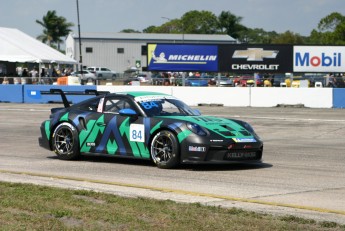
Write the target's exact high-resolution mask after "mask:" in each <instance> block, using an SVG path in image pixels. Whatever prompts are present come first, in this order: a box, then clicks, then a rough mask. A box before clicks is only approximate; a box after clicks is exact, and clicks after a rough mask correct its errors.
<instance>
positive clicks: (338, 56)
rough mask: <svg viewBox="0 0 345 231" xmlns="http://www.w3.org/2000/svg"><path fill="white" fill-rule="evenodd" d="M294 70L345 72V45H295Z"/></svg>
mask: <svg viewBox="0 0 345 231" xmlns="http://www.w3.org/2000/svg"><path fill="white" fill-rule="evenodd" d="M293 50H294V51H293V52H294V55H293V56H294V57H293V71H294V72H313V73H315V72H327V73H331V72H345V46H294V48H293Z"/></svg>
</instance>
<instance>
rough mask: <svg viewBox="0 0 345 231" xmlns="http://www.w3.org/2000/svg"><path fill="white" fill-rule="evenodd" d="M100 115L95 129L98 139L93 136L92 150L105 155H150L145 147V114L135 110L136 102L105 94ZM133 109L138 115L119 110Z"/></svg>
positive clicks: (146, 130)
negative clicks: (97, 131) (122, 113)
mask: <svg viewBox="0 0 345 231" xmlns="http://www.w3.org/2000/svg"><path fill="white" fill-rule="evenodd" d="M102 103H103V113H102V117H101V118H99V119H98V121H97V122H96V126H95V129H98V130H99V131H100V137H99V139H96V140H95V149H94V151H95V152H96V153H100V154H107V155H119V156H130V157H136V158H150V154H149V150H148V147H147V140H148V138H149V135H150V134H149V129H150V127H149V123H147V122H146V125H145V123H144V122H145V121H148V118H144V117H143V116H141V115H140V114H139V113H140V112H139V110H138V109H137V107H136V105H135V104H134V103H133V102H132V101H131V100H130V99H129V98H126V97H123V96H109V97H105V99H104V102H102ZM129 108H130V109H133V110H134V111H136V112H137V113H138V116H135V117H133V116H125V115H121V114H120V110H122V109H129Z"/></svg>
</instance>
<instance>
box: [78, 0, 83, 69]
mask: <svg viewBox="0 0 345 231" xmlns="http://www.w3.org/2000/svg"><path fill="white" fill-rule="evenodd" d="M76 1H77V16H78V34H79V35H78V36H79V63H80V71H81V74H82V73H83V72H82V71H83V57H82V53H81V38H80V21H79V3H78V0H76Z"/></svg>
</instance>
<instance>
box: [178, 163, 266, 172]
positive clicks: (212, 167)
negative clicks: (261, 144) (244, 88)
mask: <svg viewBox="0 0 345 231" xmlns="http://www.w3.org/2000/svg"><path fill="white" fill-rule="evenodd" d="M271 167H273V165H272V164H269V163H226V164H200V165H196V164H185V165H181V166H180V168H181V169H185V170H188V171H245V170H255V169H264V168H271Z"/></svg>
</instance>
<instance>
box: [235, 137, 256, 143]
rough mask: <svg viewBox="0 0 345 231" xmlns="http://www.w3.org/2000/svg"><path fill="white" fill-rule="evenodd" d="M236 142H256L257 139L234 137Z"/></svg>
mask: <svg viewBox="0 0 345 231" xmlns="http://www.w3.org/2000/svg"><path fill="white" fill-rule="evenodd" d="M232 139H233V141H235V142H236V143H254V142H256V139H254V138H232Z"/></svg>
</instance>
